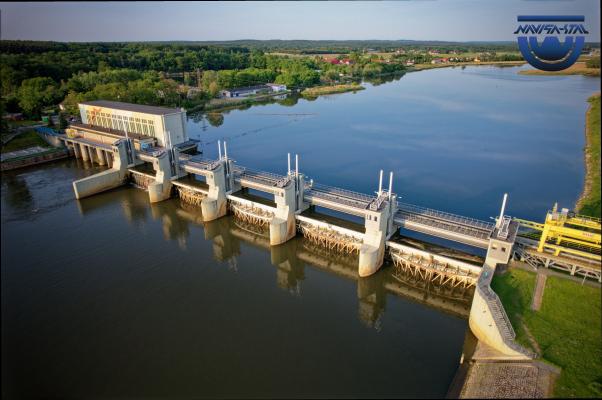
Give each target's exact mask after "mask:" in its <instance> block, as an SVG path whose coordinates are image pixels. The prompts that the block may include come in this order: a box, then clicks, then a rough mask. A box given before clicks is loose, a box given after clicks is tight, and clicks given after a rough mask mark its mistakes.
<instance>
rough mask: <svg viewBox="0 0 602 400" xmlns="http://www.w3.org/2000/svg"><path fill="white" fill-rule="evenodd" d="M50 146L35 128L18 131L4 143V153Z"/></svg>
mask: <svg viewBox="0 0 602 400" xmlns="http://www.w3.org/2000/svg"><path fill="white" fill-rule="evenodd" d="M34 146H40V147H50V146H49V145H48V143H46V142H45V141H44V139H42V138H41V137H40V135H38V134H37V133H36V132H35V131H34V130H33V129H32V130H29V131H27V132H23V133H18V134H17V135H15V136H14V137H12V138H11V139H10V140H9V141H8V142H6V143H3V144H2V153H9V152H13V151H18V150H23V149H26V148H28V147H34Z"/></svg>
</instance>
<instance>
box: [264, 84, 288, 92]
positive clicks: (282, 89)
mask: <svg viewBox="0 0 602 400" xmlns="http://www.w3.org/2000/svg"><path fill="white" fill-rule="evenodd" d="M266 86H269V87H270V88H271V89H272V92H285V91H286V85H281V84H279V83H268V84H267V85H266Z"/></svg>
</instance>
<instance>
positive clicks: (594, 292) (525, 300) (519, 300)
mask: <svg viewBox="0 0 602 400" xmlns="http://www.w3.org/2000/svg"><path fill="white" fill-rule="evenodd" d="M492 288H493V289H494V290H495V292H496V293H497V294H498V295H499V297H500V299H501V300H502V303H503V305H504V308H505V310H506V312H507V314H508V317H509V318H510V321H511V323H512V326H513V327H514V330H515V331H516V340H517V342H518V343H520V344H521V345H523V346H525V347H527V348H530V349H532V350H536V348H537V347H538V348H540V349H541V354H539V356H540V357H541V360H542V361H545V362H548V363H551V364H554V365H557V366H559V367H561V368H562V372H561V374H560V377H559V378H558V380H557V381H556V384H555V388H554V396H555V397H600V396H602V361H601V360H602V346H601V344H600V343H602V332H601V331H600V320H601V319H602V313H601V306H600V294H601V293H600V288H598V287H591V286H587V285H585V286H584V285H580V284H579V283H577V282H574V281H572V280H568V279H565V278H561V277H558V276H552V275H550V276H548V277H547V279H546V281H545V288H544V291H543V297H542V299H541V308H540V309H539V310H538V311H535V310H533V309H532V307H531V306H532V302H533V295H534V293H535V288H536V274H535V273H534V272H530V271H524V270H521V269H517V268H510V269H509V270H508V271H507V272H505V273H504V274H502V275H496V276H495V277H494V278H493V282H492ZM533 341H535V343H533Z"/></svg>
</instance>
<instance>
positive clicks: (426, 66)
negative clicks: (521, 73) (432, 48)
mask: <svg viewBox="0 0 602 400" xmlns="http://www.w3.org/2000/svg"><path fill="white" fill-rule="evenodd" d="M524 63H525V61H483V62H458V63H441V64H416V65H415V66H414V67H413V68H412V69H409V70H408V71H422V70H425V69H433V68H447V67H462V66H469V65H501V66H517V65H523V64H524Z"/></svg>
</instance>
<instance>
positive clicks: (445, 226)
mask: <svg viewBox="0 0 602 400" xmlns="http://www.w3.org/2000/svg"><path fill="white" fill-rule="evenodd" d="M406 220H407V221H412V222H416V223H419V224H422V225H426V226H430V227H433V228H439V229H442V230H445V231H450V232H454V233H459V234H462V235H465V236H470V237H473V238H478V239H484V240H487V239H489V232H487V231H484V230H480V229H475V228H472V227H469V226H466V225H463V224H457V223H454V222H452V221H444V220H441V219H435V218H429V217H424V216H421V215H417V214H412V213H407V212H404V211H401V210H400V211H397V213H396V214H395V217H394V222H396V223H397V224H403V222H404V221H406Z"/></svg>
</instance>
